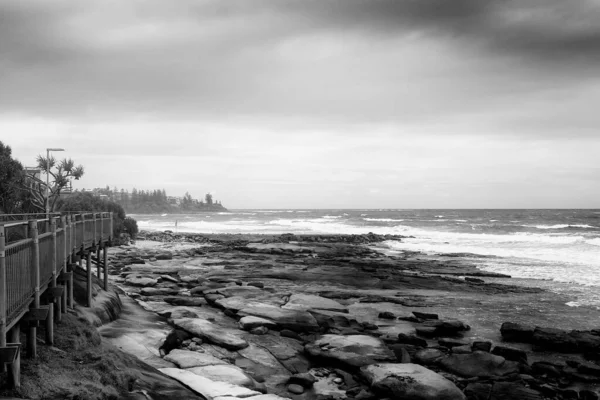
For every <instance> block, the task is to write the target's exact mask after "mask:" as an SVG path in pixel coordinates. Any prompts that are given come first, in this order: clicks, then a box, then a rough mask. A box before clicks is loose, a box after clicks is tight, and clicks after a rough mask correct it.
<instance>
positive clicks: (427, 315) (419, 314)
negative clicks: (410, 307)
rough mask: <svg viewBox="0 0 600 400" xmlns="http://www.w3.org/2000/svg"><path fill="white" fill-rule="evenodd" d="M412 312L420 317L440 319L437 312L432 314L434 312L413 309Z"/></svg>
mask: <svg viewBox="0 0 600 400" xmlns="http://www.w3.org/2000/svg"><path fill="white" fill-rule="evenodd" d="M412 314H413V315H414V316H415V317H417V318H419V319H439V317H438V315H437V314H432V313H424V312H419V311H413V312H412Z"/></svg>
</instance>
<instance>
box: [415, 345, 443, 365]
mask: <svg viewBox="0 0 600 400" xmlns="http://www.w3.org/2000/svg"><path fill="white" fill-rule="evenodd" d="M445 356H446V353H444V352H443V351H441V350H439V349H423V350H419V351H417V353H416V354H415V356H414V359H415V361H416V362H417V363H419V364H423V365H434V364H437V363H438V361H440V360H441V359H442V358H444V357H445Z"/></svg>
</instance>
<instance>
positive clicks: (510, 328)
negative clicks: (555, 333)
mask: <svg viewBox="0 0 600 400" xmlns="http://www.w3.org/2000/svg"><path fill="white" fill-rule="evenodd" d="M533 330H534V327H533V326H529V325H523V324H517V323H514V322H505V323H503V324H502V326H501V327H500V334H501V335H502V339H504V340H506V341H507V342H523V343H529V342H531V339H532V337H533Z"/></svg>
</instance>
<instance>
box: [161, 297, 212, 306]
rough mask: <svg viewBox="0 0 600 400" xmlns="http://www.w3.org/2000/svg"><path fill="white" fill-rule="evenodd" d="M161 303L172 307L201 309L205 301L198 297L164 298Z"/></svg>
mask: <svg viewBox="0 0 600 400" xmlns="http://www.w3.org/2000/svg"><path fill="white" fill-rule="evenodd" d="M163 301H164V302H165V303H167V304H171V305H174V306H187V307H201V306H204V305H206V300H205V299H202V298H199V297H187V296H185V297H165V298H164V299H163Z"/></svg>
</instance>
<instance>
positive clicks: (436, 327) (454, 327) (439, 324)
mask: <svg viewBox="0 0 600 400" xmlns="http://www.w3.org/2000/svg"><path fill="white" fill-rule="evenodd" d="M422 328H429V329H433V330H432V331H430V330H427V331H424V330H419V328H417V333H419V334H421V333H425V336H427V335H433V336H456V335H458V334H460V333H461V332H464V331H468V330H469V329H471V328H470V327H469V325H467V324H465V323H464V322H462V321H459V320H427V321H425V322H423V324H422V327H421V329H422Z"/></svg>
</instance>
